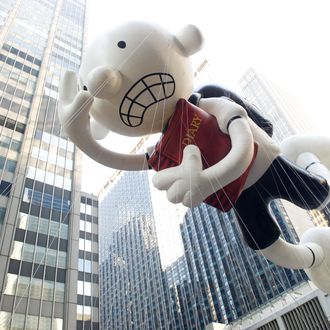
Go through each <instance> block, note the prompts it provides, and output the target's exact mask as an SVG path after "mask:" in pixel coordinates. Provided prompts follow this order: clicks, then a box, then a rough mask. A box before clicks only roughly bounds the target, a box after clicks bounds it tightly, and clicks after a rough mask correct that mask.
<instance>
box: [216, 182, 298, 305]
mask: <svg viewBox="0 0 330 330" xmlns="http://www.w3.org/2000/svg"><path fill="white" fill-rule="evenodd" d="M210 183H211V182H210ZM211 184H212V183H211ZM233 207H234V208H235V205H233ZM241 222H242V223H243V225H244V226H245V224H244V222H243V221H241ZM245 229H246V230H247V231H248V232H249V234H250V236H251V237H252V238H253V236H252V234H251V233H250V231H249V230H248V228H246V226H245ZM253 240H254V239H253ZM254 243H255V244H256V245H257V246H258V244H257V243H256V242H255V241H254ZM259 251H260V249H259ZM261 254H262V252H261ZM264 258H265V256H264ZM265 259H266V258H265ZM266 262H267V264H268V267H269V269H270V271H271V272H272V270H271V267H270V266H269V265H270V264H269V261H268V260H267V259H266ZM272 273H273V272H272ZM273 276H275V274H273ZM275 278H276V279H277V277H276V276H275ZM277 281H278V279H277ZM280 284H281V285H282V286H283V285H284V283H280ZM284 287H285V286H284ZM297 306H299V304H298V303H297Z"/></svg>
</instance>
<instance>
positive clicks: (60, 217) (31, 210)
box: [20, 201, 69, 224]
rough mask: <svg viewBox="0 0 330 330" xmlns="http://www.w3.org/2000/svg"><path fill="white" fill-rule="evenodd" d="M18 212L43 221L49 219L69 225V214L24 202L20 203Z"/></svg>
mask: <svg viewBox="0 0 330 330" xmlns="http://www.w3.org/2000/svg"><path fill="white" fill-rule="evenodd" d="M20 211H21V212H22V213H25V214H30V215H33V216H36V217H39V216H40V217H42V218H44V219H50V220H52V221H56V222H61V223H64V224H68V223H69V214H68V213H64V212H59V211H56V210H51V209H49V208H45V207H40V206H38V205H33V204H30V203H26V202H23V201H22V202H21V206H20Z"/></svg>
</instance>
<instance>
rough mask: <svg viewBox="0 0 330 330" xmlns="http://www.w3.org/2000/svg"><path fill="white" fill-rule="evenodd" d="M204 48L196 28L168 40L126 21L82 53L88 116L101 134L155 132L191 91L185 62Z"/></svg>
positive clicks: (158, 30) (147, 27)
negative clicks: (89, 104)
mask: <svg viewBox="0 0 330 330" xmlns="http://www.w3.org/2000/svg"><path fill="white" fill-rule="evenodd" d="M202 44H203V37H202V35H201V33H200V31H199V30H198V28H197V27H195V26H193V25H187V26H185V27H184V28H183V29H181V30H180V31H179V32H178V33H177V34H175V35H173V34H171V33H170V32H168V31H166V30H165V29H164V28H162V27H160V26H158V25H155V24H151V23H145V22H128V23H125V24H123V25H120V26H118V27H117V28H116V29H113V30H112V31H110V32H108V33H106V34H104V35H102V36H100V37H99V38H98V39H96V40H95V41H94V42H92V43H91V44H90V45H89V46H88V48H87V49H86V51H85V53H84V56H83V60H82V64H81V67H80V72H79V73H80V85H81V86H80V88H83V89H85V90H88V91H89V92H90V93H91V94H92V95H93V96H94V102H93V107H92V109H91V113H90V115H91V116H92V117H93V119H94V120H96V121H97V122H98V123H100V124H101V125H102V126H103V127H105V128H106V129H108V130H110V131H113V132H116V133H119V134H123V135H127V136H140V135H145V134H150V133H155V132H160V131H161V130H162V128H163V126H164V125H165V124H166V122H167V121H168V119H169V118H170V116H171V115H172V113H173V111H174V109H175V104H176V102H177V101H178V99H179V98H188V97H189V96H190V94H191V93H192V90H193V72H192V67H191V63H190V59H189V57H190V56H191V55H192V54H194V53H196V52H197V51H198V50H199V49H200V48H201V47H202Z"/></svg>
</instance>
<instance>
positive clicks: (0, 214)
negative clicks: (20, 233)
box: [0, 207, 6, 224]
mask: <svg viewBox="0 0 330 330" xmlns="http://www.w3.org/2000/svg"><path fill="white" fill-rule="evenodd" d="M5 214H6V209H5V208H4V207H0V224H2V223H3V220H4V219H5Z"/></svg>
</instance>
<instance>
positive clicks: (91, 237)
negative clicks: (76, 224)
mask: <svg viewBox="0 0 330 330" xmlns="http://www.w3.org/2000/svg"><path fill="white" fill-rule="evenodd" d="M79 238H82V239H88V240H90V241H93V242H98V241H99V238H98V235H97V234H92V233H88V232H85V231H82V230H80V231H79Z"/></svg>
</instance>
